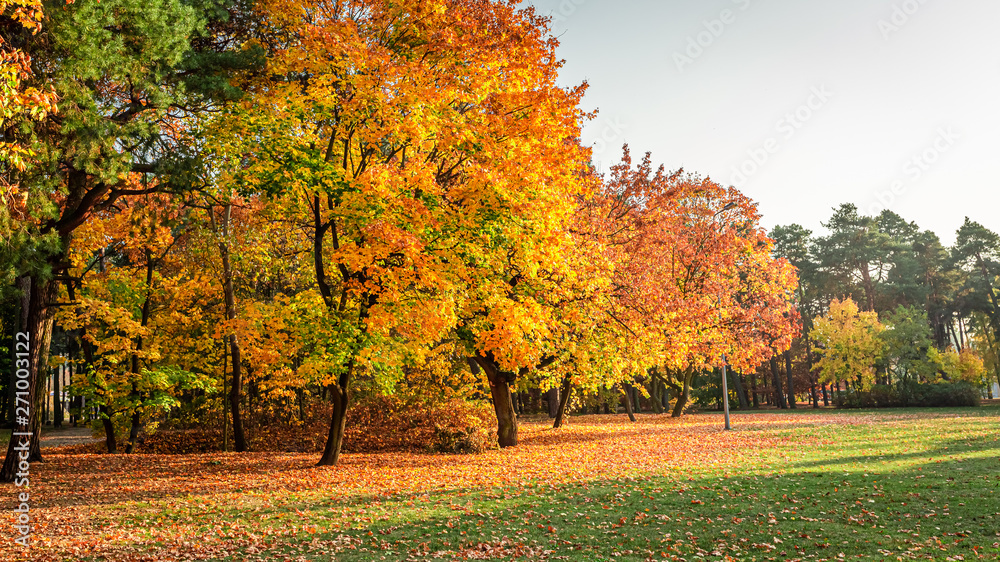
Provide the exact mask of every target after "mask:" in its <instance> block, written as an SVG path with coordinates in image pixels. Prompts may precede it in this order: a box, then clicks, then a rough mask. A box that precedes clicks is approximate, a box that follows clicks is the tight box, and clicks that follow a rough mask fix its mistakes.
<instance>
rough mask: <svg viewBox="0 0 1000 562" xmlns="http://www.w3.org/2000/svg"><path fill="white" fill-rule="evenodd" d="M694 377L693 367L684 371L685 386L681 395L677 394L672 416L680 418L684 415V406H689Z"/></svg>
mask: <svg viewBox="0 0 1000 562" xmlns="http://www.w3.org/2000/svg"><path fill="white" fill-rule="evenodd" d="M692 377H694V370H693V369H691V368H689V369H687V370H686V371H684V386H683V389H682V390H681V393H680V395H678V396H677V403H676V404H674V410H673V412H671V413H670V416H671V417H674V418H679V417H681V416H682V415H684V407H685V406H687V401H688V397H689V396H690V395H691V379H692Z"/></svg>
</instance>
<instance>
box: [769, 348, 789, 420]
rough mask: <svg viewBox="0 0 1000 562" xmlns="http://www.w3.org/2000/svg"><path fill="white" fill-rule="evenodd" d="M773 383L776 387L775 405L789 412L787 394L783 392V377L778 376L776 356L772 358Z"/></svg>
mask: <svg viewBox="0 0 1000 562" xmlns="http://www.w3.org/2000/svg"><path fill="white" fill-rule="evenodd" d="M771 383H772V385H773V386H774V389H773V391H774V392H773V393H774V402H775V404H777V406H778V408H780V409H782V410H787V409H788V404H786V403H785V394H784V392H783V391H782V390H781V376H780V375H779V374H778V358H777V357H776V356H772V357H771Z"/></svg>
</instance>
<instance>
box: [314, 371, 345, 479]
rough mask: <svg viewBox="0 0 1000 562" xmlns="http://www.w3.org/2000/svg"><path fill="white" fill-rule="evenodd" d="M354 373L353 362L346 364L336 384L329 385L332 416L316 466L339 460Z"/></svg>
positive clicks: (330, 464) (334, 462)
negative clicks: (321, 453) (324, 446)
mask: <svg viewBox="0 0 1000 562" xmlns="http://www.w3.org/2000/svg"><path fill="white" fill-rule="evenodd" d="M353 372H354V360H353V359H352V360H350V361H349V362H348V363H347V367H346V369H345V371H344V373H343V374H341V375H340V377H339V378H338V380H337V382H335V383H334V384H331V385H330V395H331V398H332V400H333V414H332V415H331V417H330V435H329V436H328V437H327V439H326V448H325V449H323V456H322V457H321V458H320V459H319V463H317V466H333V465H335V464H337V461H339V460H340V449H341V447H342V446H343V444H344V429H345V428H346V427H347V406H348V404H349V403H350V401H349V398H350V395H349V391H350V384H351V375H352V374H353Z"/></svg>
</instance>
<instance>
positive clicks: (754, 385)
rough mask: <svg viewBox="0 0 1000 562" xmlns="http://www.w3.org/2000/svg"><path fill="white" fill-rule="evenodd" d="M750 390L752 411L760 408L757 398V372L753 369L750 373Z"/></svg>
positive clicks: (758, 398)
mask: <svg viewBox="0 0 1000 562" xmlns="http://www.w3.org/2000/svg"><path fill="white" fill-rule="evenodd" d="M750 390H751V392H752V394H753V407H754V409H757V408H760V397H759V396H757V370H756V369H754V371H753V372H752V373H750Z"/></svg>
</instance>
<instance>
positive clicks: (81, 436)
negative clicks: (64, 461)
mask: <svg viewBox="0 0 1000 562" xmlns="http://www.w3.org/2000/svg"><path fill="white" fill-rule="evenodd" d="M95 441H100V439H94V437H93V433H92V432H91V431H90V427H86V426H81V427H73V426H67V427H62V428H58V429H55V428H51V427H45V428H42V442H41V444H40V446H41V448H43V449H51V448H52V447H62V446H64V445H81V444H83V443H93V442H95Z"/></svg>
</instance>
